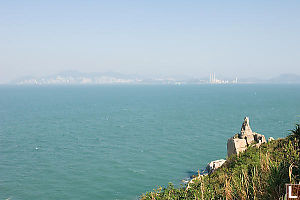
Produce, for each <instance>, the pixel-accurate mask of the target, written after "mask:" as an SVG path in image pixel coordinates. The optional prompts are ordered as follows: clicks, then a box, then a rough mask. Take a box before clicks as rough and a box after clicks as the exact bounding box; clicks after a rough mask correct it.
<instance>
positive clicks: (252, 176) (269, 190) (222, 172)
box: [141, 125, 300, 200]
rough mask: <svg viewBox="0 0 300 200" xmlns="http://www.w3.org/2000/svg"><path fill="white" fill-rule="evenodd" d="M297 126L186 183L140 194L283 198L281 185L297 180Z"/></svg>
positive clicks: (145, 199)
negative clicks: (289, 132)
mask: <svg viewBox="0 0 300 200" xmlns="http://www.w3.org/2000/svg"><path fill="white" fill-rule="evenodd" d="M299 147H300V126H299V125H296V128H295V129H294V130H292V131H291V134H290V135H289V136H288V137H286V138H284V139H278V140H274V141H271V142H268V143H265V144H262V145H261V146H260V148H256V147H249V148H248V149H247V150H246V151H245V152H243V153H240V154H239V155H238V156H236V155H233V156H231V157H230V158H228V159H227V161H226V162H225V163H224V165H223V166H222V167H221V168H219V169H217V170H216V171H215V172H214V173H212V174H210V175H207V176H201V175H198V177H196V178H194V179H193V180H192V181H191V182H190V183H189V184H188V185H186V186H182V187H180V188H175V187H174V186H173V185H172V184H169V186H167V187H165V188H162V187H159V188H158V189H156V190H154V191H153V192H148V193H146V194H144V195H142V196H141V199H142V200H148V199H228V200H231V199H232V200H235V199H242V200H247V199H266V200H269V199H284V195H285V184H287V183H293V184H294V183H299V182H300V158H299V153H300V148H299Z"/></svg>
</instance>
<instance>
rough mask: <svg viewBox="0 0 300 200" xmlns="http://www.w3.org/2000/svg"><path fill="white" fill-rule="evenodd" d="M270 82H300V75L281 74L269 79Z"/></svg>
mask: <svg viewBox="0 0 300 200" xmlns="http://www.w3.org/2000/svg"><path fill="white" fill-rule="evenodd" d="M268 82H269V83H300V75H297V74H281V75H279V76H277V77H274V78H271V79H270V80H268Z"/></svg>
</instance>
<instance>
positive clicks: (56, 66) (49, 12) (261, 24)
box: [0, 0, 300, 83]
mask: <svg viewBox="0 0 300 200" xmlns="http://www.w3.org/2000/svg"><path fill="white" fill-rule="evenodd" d="M299 10H300V1H299V0H294V1H292V0H282V1H280V0H251V1H250V0H243V1H241V0H237V1H233V0H226V1H224V0H222V1H221V0H220V1H216V0H209V1H208V0H207V1H201V0H181V1H179V0H147V1H146V0H131V1H127V0H110V1H108V0H107V1H101V0H98V1H96V0H95V1H94V0H93V1H92V0H82V1H76V0H72V1H64V0H59V1H56V0H51V1H50V0H49V1H47V0H45V1H24V0H19V1H18V0H10V1H0V83H4V82H6V81H9V80H13V79H15V78H18V77H22V76H28V75H32V76H45V75H50V74H54V73H58V72H61V71H66V70H76V71H80V72H108V71H110V72H119V73H125V74H139V75H147V76H180V75H182V76H191V77H195V78H199V77H206V76H207V77H208V76H209V74H210V73H212V72H215V73H216V75H218V76H219V77H236V76H238V77H239V78H247V77H257V78H271V77H274V76H277V75H279V74H282V73H295V74H300V12H299Z"/></svg>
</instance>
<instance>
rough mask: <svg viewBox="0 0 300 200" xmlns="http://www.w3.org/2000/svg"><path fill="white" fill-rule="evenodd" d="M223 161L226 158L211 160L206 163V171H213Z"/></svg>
mask: <svg viewBox="0 0 300 200" xmlns="http://www.w3.org/2000/svg"><path fill="white" fill-rule="evenodd" d="M225 162H226V160H224V159H220V160H215V161H212V162H210V163H208V164H207V166H206V171H207V172H208V173H209V174H210V173H212V172H214V171H215V170H216V169H218V168H219V167H221V166H222V165H223V164H224V163H225Z"/></svg>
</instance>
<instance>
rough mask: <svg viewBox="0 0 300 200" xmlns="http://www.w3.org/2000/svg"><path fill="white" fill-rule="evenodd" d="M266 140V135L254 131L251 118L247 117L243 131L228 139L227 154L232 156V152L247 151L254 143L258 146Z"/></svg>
mask: <svg viewBox="0 0 300 200" xmlns="http://www.w3.org/2000/svg"><path fill="white" fill-rule="evenodd" d="M266 142H267V141H266V138H265V136H264V135H262V134H259V133H255V132H253V131H252V129H251V128H250V123H249V118H248V117H245V119H244V122H243V124H242V128H241V131H240V132H239V133H237V134H235V135H234V136H233V137H231V138H229V139H228V141H227V156H228V157H230V156H231V155H232V154H239V153H240V152H243V151H245V150H246V149H247V148H248V147H249V146H252V145H253V146H257V147H258V146H260V145H261V144H262V143H266Z"/></svg>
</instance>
